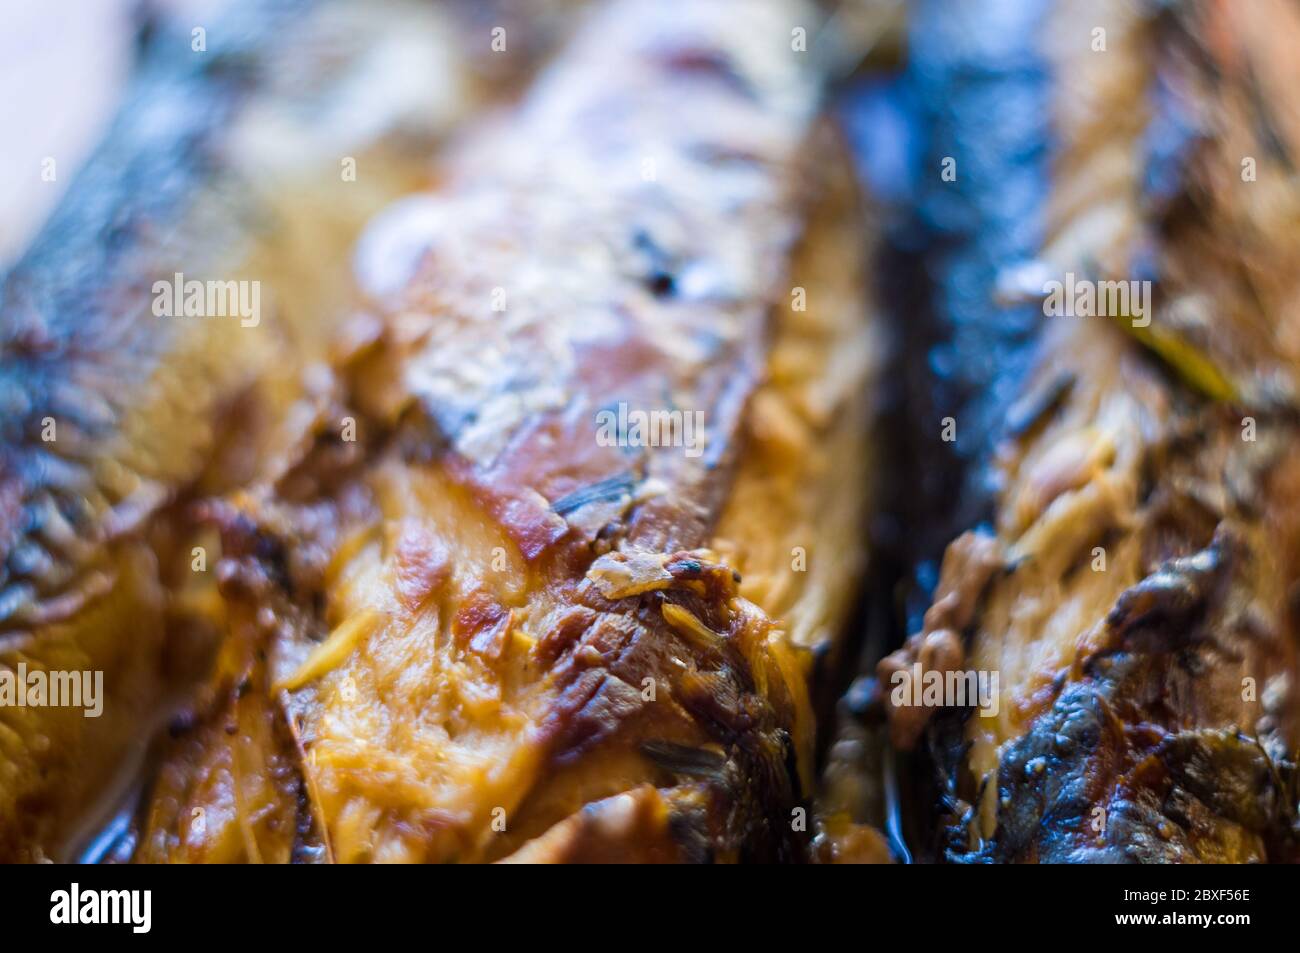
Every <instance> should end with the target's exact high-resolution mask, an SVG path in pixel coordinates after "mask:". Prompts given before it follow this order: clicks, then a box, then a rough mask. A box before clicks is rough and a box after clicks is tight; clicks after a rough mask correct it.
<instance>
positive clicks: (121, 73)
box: [0, 0, 134, 269]
mask: <svg viewBox="0 0 1300 953" xmlns="http://www.w3.org/2000/svg"><path fill="white" fill-rule="evenodd" d="M130 13H131V4H130V3H129V0H38V2H32V0H0V90H4V96H3V97H2V98H0V269H3V268H5V267H7V266H8V265H9V264H11V263H12V259H13V258H15V257H16V256H17V255H18V254H19V253H21V251H22V249H23V247H24V246H25V245H26V244H27V242H28V241H29V240H30V239H31V237H32V235H33V234H34V233H35V232H36V230H37V229H38V228H39V227H40V225H41V223H42V222H43V221H44V220H45V218H46V216H48V215H49V213H50V211H51V210H52V209H53V207H54V203H55V202H56V201H58V199H59V196H61V195H62V194H63V191H64V189H66V188H67V186H68V183H69V182H71V181H72V177H73V175H74V174H75V172H76V170H77V167H78V166H79V165H80V164H81V163H82V162H83V161H84V160H85V158H86V156H87V155H88V154H89V153H90V151H91V150H92V149H93V148H94V147H95V144H96V143H97V142H98V140H99V138H100V136H102V135H103V133H104V130H105V128H106V127H107V125H108V122H109V120H110V119H111V118H112V114H113V110H114V108H115V107H116V106H117V101H118V97H119V96H120V94H121V91H122V86H123V84H124V82H125V80H126V77H127V73H128V70H129V69H130V65H131V46H132V42H133V39H134V38H133V36H132V22H131V16H130ZM47 156H49V157H52V158H53V159H54V160H55V172H56V176H57V178H56V179H55V181H53V182H45V181H42V179H41V163H42V161H43V160H44V159H45V158H46V157H47Z"/></svg>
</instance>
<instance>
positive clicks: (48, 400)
mask: <svg viewBox="0 0 1300 953" xmlns="http://www.w3.org/2000/svg"><path fill="white" fill-rule="evenodd" d="M453 6H454V5H453ZM453 12H454V11H453ZM464 12H465V11H464V9H463V7H462V8H460V9H459V13H461V14H463V13H464ZM450 16H452V14H451V13H448V12H447V11H445V10H442V9H441V8H438V9H434V10H430V9H427V8H423V7H421V6H419V5H415V4H402V3H384V4H379V5H376V6H372V7H369V8H367V10H366V11H364V12H361V13H359V12H358V10H357V8H355V7H353V6H352V5H350V4H347V3H341V2H331V0H322V2H315V3H313V2H306V0H301V2H300V0H268V2H261V0H251V2H248V3H241V4H237V5H235V7H234V12H233V13H232V14H231V15H230V17H229V18H228V19H227V20H226V21H224V22H221V23H218V24H214V25H213V28H212V30H211V35H210V37H209V48H208V50H206V51H205V52H204V53H202V54H197V53H195V54H191V52H190V51H189V42H188V32H189V26H188V25H186V26H185V27H184V34H185V37H186V38H185V39H181V38H179V37H177V36H176V35H175V34H174V33H171V32H168V31H171V30H174V29H176V24H170V23H167V22H165V21H163V22H160V23H159V24H156V25H155V26H156V31H155V32H156V37H155V38H156V42H155V43H154V44H153V45H152V46H151V49H152V50H153V51H154V52H152V53H151V54H149V55H148V56H147V58H146V60H145V62H144V64H143V66H142V67H141V74H140V76H139V77H138V78H137V79H136V80H135V81H134V83H133V85H132V86H131V89H130V92H129V95H128V100H127V102H126V104H125V105H124V107H123V109H122V112H121V114H120V115H119V117H118V120H117V123H116V125H115V127H114V128H113V130H112V131H111V132H110V134H109V136H108V138H107V140H106V141H105V143H104V144H103V146H102V147H101V149H100V151H99V153H98V154H97V155H96V156H95V157H93V158H92V160H91V161H90V163H89V165H88V167H87V169H86V170H85V171H84V172H83V173H82V174H81V178H79V179H78V180H77V181H76V182H74V183H73V186H72V189H71V191H70V193H69V196H68V197H67V201H66V202H65V203H64V204H63V205H62V206H61V207H60V210H59V211H57V212H56V214H55V216H54V217H53V218H52V220H51V222H50V223H49V225H48V227H47V228H46V230H45V232H44V234H43V236H42V237H40V238H38V240H37V242H36V243H35V244H34V246H33V247H32V249H31V250H29V252H28V254H27V255H26V256H25V258H24V259H23V260H22V261H21V262H20V263H19V264H18V265H17V266H16V267H15V268H14V269H13V270H12V271H11V272H10V273H9V274H7V275H6V276H5V277H4V279H3V284H2V285H0V315H2V317H0V666H2V667H3V668H5V669H7V670H11V669H16V667H17V665H18V664H19V663H23V664H26V665H27V667H28V668H29V669H35V668H38V667H39V668H45V669H72V670H76V671H81V670H89V671H101V672H103V673H104V693H105V699H104V710H103V714H102V716H101V717H99V718H95V719H85V718H83V717H82V713H81V711H80V710H76V711H70V710H57V709H48V708H47V709H38V708H29V709H25V710H19V709H13V708H8V707H6V708H5V709H3V710H0V858H2V859H11V860H38V859H42V858H47V857H53V858H58V859H63V858H66V857H68V856H70V852H71V851H73V850H75V849H76V844H74V843H72V842H74V841H78V840H80V838H81V836H82V835H83V834H84V833H85V831H84V830H83V828H84V825H85V823H86V822H87V820H88V819H89V818H88V815H96V814H98V813H100V812H102V811H103V810H105V809H106V808H107V806H108V805H107V804H102V803H100V802H101V801H112V800H113V799H114V798H115V797H116V796H117V790H116V789H117V787H118V786H119V781H121V780H122V778H121V776H122V775H123V774H130V773H132V769H133V766H134V764H135V762H136V761H138V759H139V754H140V752H141V751H142V749H143V744H142V739H145V738H147V737H149V736H150V735H151V734H152V733H153V732H154V731H155V730H156V728H157V722H158V720H159V719H160V718H161V717H163V716H164V714H165V712H166V711H167V709H168V708H169V707H170V706H171V705H172V704H174V703H175V702H176V701H177V699H176V697H175V695H176V694H177V693H178V692H179V691H180V690H181V689H183V688H184V687H186V686H188V685H190V684H191V683H192V682H193V681H194V679H195V678H196V677H198V675H199V674H201V673H202V671H203V669H204V667H205V666H206V665H208V664H209V663H210V662H211V659H212V656H213V652H214V647H215V642H216V633H217V632H218V631H219V630H220V629H221V620H220V613H217V614H216V615H215V616H214V615H213V614H212V613H211V612H210V611H209V607H210V605H211V603H212V602H213V601H214V600H215V599H216V591H215V585H214V583H213V581H212V573H211V570H212V568H213V567H214V566H215V563H216V560H217V558H218V556H219V550H218V549H217V548H216V546H215V542H214V543H213V545H207V542H206V540H205V539H204V537H203V536H201V535H198V534H201V533H202V532H204V531H203V530H202V529H201V527H198V526H196V524H195V523H194V521H192V520H191V518H190V516H191V511H190V508H189V506H188V504H189V502H191V501H192V500H193V499H194V498H196V497H199V496H202V495H204V494H208V493H216V492H225V491H228V490H229V489H230V488H231V487H233V486H237V485H239V484H241V483H242V482H245V481H247V480H249V479H252V478H253V477H255V476H261V477H267V478H270V477H274V476H275V475H276V474H279V473H281V472H283V471H284V470H285V469H287V468H288V467H290V466H291V465H292V462H293V461H294V460H295V459H296V458H297V457H298V456H299V455H300V453H301V452H302V447H303V446H304V445H306V444H309V442H310V439H311V437H312V433H313V431H314V428H315V427H316V426H317V424H318V421H319V419H320V416H321V415H322V414H324V413H327V412H328V410H329V408H330V406H331V405H330V401H331V399H332V398H333V394H332V393H331V391H330V387H332V386H333V385H332V382H330V381H329V379H328V375H326V378H325V381H324V382H323V384H322V383H319V381H320V375H316V374H313V373H312V371H311V368H312V365H313V364H315V363H319V362H320V361H322V360H323V359H324V357H325V354H324V353H323V351H321V350H320V349H319V346H318V345H317V344H316V343H315V342H316V341H317V340H318V339H319V340H325V339H328V336H329V335H328V333H327V329H328V326H331V323H332V321H333V318H334V317H337V316H338V315H339V314H340V313H341V312H342V311H343V310H344V308H343V305H342V302H343V301H344V300H345V297H346V292H347V290H348V288H349V287H350V282H351V278H350V276H349V275H348V273H347V270H346V269H340V268H333V269H328V268H327V269H322V268H321V267H320V263H321V262H322V261H334V260H340V259H343V258H345V256H346V254H347V252H348V250H349V248H350V246H351V244H352V242H353V241H354V240H355V236H356V233H357V231H358V230H359V228H360V226H361V224H362V223H363V222H364V221H365V219H366V218H367V217H368V216H369V215H370V214H371V213H372V212H373V211H374V210H375V209H377V208H378V207H380V206H381V205H383V204H384V203H386V202H387V201H389V200H391V198H392V197H393V196H394V195H396V194H400V193H401V192H403V191H407V190H409V189H410V188H413V187H418V186H419V185H421V184H423V183H424V182H426V181H427V172H426V170H425V168H424V166H425V163H426V162H427V155H428V151H429V145H430V142H431V141H434V140H436V139H437V137H438V136H439V135H440V134H442V133H443V132H445V131H446V129H447V128H448V126H450V125H452V124H454V123H455V122H456V121H458V119H459V118H460V117H461V116H463V115H464V114H465V113H466V112H467V111H468V110H470V109H471V108H472V106H473V105H474V104H475V103H477V102H482V101H483V99H484V98H485V97H486V96H488V95H503V94H506V93H508V92H509V89H510V84H511V83H512V82H513V83H515V84H517V83H518V79H519V77H520V76H521V75H522V74H523V73H524V72H526V71H527V69H528V67H529V64H531V63H533V62H535V58H536V50H537V49H540V48H543V47H544V46H545V44H546V40H545V37H544V35H543V34H547V33H548V32H549V31H552V30H554V28H555V26H556V24H555V22H551V21H549V20H548V23H549V25H547V26H545V27H544V28H543V29H541V30H538V31H531V32H530V31H529V30H528V27H529V20H530V18H529V17H528V16H526V15H525V16H520V15H517V14H512V15H511V16H510V17H509V18H508V19H507V20H505V21H503V22H508V23H509V24H510V25H511V28H512V33H513V35H514V37H515V40H516V41H517V42H516V50H515V52H514V53H512V54H510V55H497V56H496V58H495V60H494V67H493V70H492V76H491V77H490V79H489V78H485V77H483V76H476V75H475V74H476V72H478V71H479V67H477V66H473V65H471V64H469V63H468V62H466V61H465V58H464V57H462V56H460V55H459V54H458V52H457V51H458V50H461V49H468V48H470V44H469V43H467V42H466V35H464V34H460V33H458V32H457V30H458V29H466V30H468V27H456V26H455V25H454V24H453V23H452V22H451V20H449V17H450ZM554 16H555V12H554V9H553V8H549V7H548V12H547V14H546V17H548V18H549V17H554ZM286 22H288V23H290V24H291V25H292V29H288V28H286V27H285V23H286ZM516 27H518V28H519V29H515V28H516ZM534 33H535V34H536V35H534ZM164 34H165V35H164ZM284 38H290V39H291V40H292V42H287V43H285V44H284V45H283V46H282V45H280V41H281V40H282V39H284ZM394 49H396V50H397V51H398V52H399V53H401V54H402V55H400V56H393V57H385V56H382V55H380V56H376V55H372V54H375V53H376V51H380V52H381V53H382V52H392V51H393V50H394ZM529 49H532V50H533V52H531V53H529V52H525V51H526V50H529ZM413 57H414V58H413ZM272 58H274V66H273V67H268V68H265V69H263V68H262V67H267V63H268V61H269V60H270V59H272ZM381 62H383V63H388V62H393V63H400V64H403V66H402V68H403V69H405V70H406V75H405V77H404V82H405V83H406V84H408V88H409V89H413V90H416V91H415V92H413V93H411V94H410V95H408V96H406V97H404V98H401V99H400V101H395V102H383V103H377V104H373V105H374V107H375V108H373V109H369V110H368V111H367V115H366V117H365V122H364V123H362V124H361V125H360V126H358V123H357V117H356V115H351V116H349V115H348V114H347V113H346V110H339V111H335V112H331V111H329V110H322V109H316V108H313V109H311V114H312V122H311V127H310V130H307V129H304V128H302V121H303V120H302V116H303V115H305V114H306V112H307V111H306V110H304V108H303V103H302V99H303V97H304V96H322V99H331V97H329V96H323V95H322V93H323V91H324V90H330V91H331V92H333V91H334V90H335V89H336V88H337V87H331V86H330V84H332V83H333V84H339V86H342V87H345V89H344V92H345V93H348V94H349V95H339V96H333V97H332V101H337V102H343V103H352V104H353V105H354V106H355V105H356V99H355V96H356V94H357V93H358V92H359V91H360V89H361V87H363V86H364V87H365V88H366V89H369V88H372V86H376V87H378V88H384V85H385V83H386V82H388V81H389V80H391V78H392V77H391V76H389V77H387V78H385V77H383V76H379V77H375V76H373V75H370V74H373V73H374V72H375V70H376V69H379V70H380V71H381V72H382V69H383V67H382V66H380V65H379V64H380V63H381ZM412 64H416V65H414V66H413V65H412ZM413 69H414V70H415V71H416V72H417V73H420V74H421V75H423V74H424V73H426V72H427V71H428V70H433V71H434V77H433V79H434V80H435V81H428V82H422V83H412V78H413V74H412V72H411V71H412V70H413ZM363 72H364V73H365V74H366V77H365V82H364V83H359V82H357V80H358V79H359V74H360V73H363ZM511 77H513V79H512V78H511ZM425 79H426V80H428V79H429V77H428V76H425ZM350 82H351V83H352V86H351V87H348V84H349V83H350ZM421 90H424V92H421ZM438 90H450V91H452V93H451V99H450V101H449V100H448V99H447V97H446V96H441V97H440V96H439V94H438V93H437V92H436V91H438ZM160 117H161V118H160ZM341 155H346V156H348V157H349V158H351V159H354V160H355V161H356V162H357V164H358V165H357V168H358V169H359V173H358V175H357V176H356V177H355V179H354V180H353V181H348V180H347V179H346V178H344V177H342V176H341V175H340V165H339V163H340V156H341ZM178 271H179V272H183V273H185V274H186V276H187V277H188V278H191V279H194V278H198V279H209V278H220V279H223V280H225V279H243V280H248V281H255V282H261V284H262V285H263V287H262V306H263V313H262V315H261V316H260V321H259V322H257V323H256V325H255V326H254V325H252V324H250V325H249V326H243V325H242V324H241V320H240V318H239V317H228V318H184V317H170V316H160V315H157V314H155V313H154V311H153V307H152V304H153V302H152V300H151V299H152V291H151V289H152V285H153V282H154V281H155V280H159V279H171V278H172V276H173V275H174V273H175V272H178ZM198 544H204V545H205V546H206V548H207V553H206V556H207V559H208V561H209V566H208V568H207V569H205V570H202V571H197V570H196V571H191V565H192V561H193V559H194V556H193V546H195V545H198Z"/></svg>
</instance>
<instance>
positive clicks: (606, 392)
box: [133, 0, 874, 862]
mask: <svg viewBox="0 0 1300 953" xmlns="http://www.w3.org/2000/svg"><path fill="white" fill-rule="evenodd" d="M816 23H817V14H816V11H815V9H814V8H811V7H809V6H806V5H804V4H802V3H798V2H789V0H754V2H747V3H744V4H736V3H728V2H717V0H709V2H691V3H685V2H683V3H662V2H648V0H620V2H616V3H612V4H609V5H607V6H605V7H603V8H602V9H600V10H598V11H597V12H596V13H595V14H594V16H593V17H592V18H591V19H590V20H589V21H588V22H587V23H586V24H585V25H584V26H583V28H582V29H581V31H580V33H579V34H578V36H577V37H576V38H575V39H574V41H573V42H572V44H571V45H570V46H569V47H568V48H567V49H565V50H564V51H563V52H562V53H560V54H559V55H558V57H557V58H556V60H555V62H554V63H553V64H552V66H551V67H550V68H549V69H548V70H547V71H546V72H545V73H544V74H543V75H542V77H541V78H540V79H539V80H538V82H537V83H536V85H535V86H534V87H533V88H532V89H531V90H530V92H529V93H528V94H527V96H526V97H525V98H524V99H523V101H522V102H521V104H520V105H519V106H518V108H516V109H515V110H513V111H512V112H510V113H509V114H508V115H507V116H505V117H504V119H503V120H502V121H500V122H492V123H489V124H485V126H484V127H483V128H482V129H480V130H478V132H477V133H476V134H473V135H468V136H466V137H465V138H464V139H463V140H462V141H461V142H460V143H459V145H458V146H457V147H456V148H455V149H454V150H453V155H452V157H451V158H449V159H448V160H447V161H446V163H445V164H444V167H443V168H442V169H441V172H440V181H441V187H440V188H439V189H438V190H437V191H436V192H435V193H433V194H431V195H428V196H424V197H417V198H411V199H407V200H404V202H403V203H401V206H400V207H399V208H398V209H396V210H394V212H393V213H391V214H387V215H384V216H381V217H380V218H379V219H378V220H377V222H376V223H375V225H374V229H375V230H374V231H373V232H371V233H370V234H368V235H367V236H366V237H365V239H363V246H364V247H366V248H369V249H371V250H372V251H373V250H376V249H384V248H389V247H394V246H400V247H402V248H405V249H408V250H409V249H410V248H411V247H412V242H414V243H415V245H417V246H418V247H420V248H421V249H422V253H421V254H417V255H406V256H396V257H392V258H389V257H387V256H385V255H384V254H382V253H378V252H376V256H377V258H378V259H379V260H381V261H388V263H389V265H390V267H389V268H387V269H382V270H383V272H384V274H383V277H382V279H380V278H377V277H375V276H370V277H369V278H367V276H365V275H362V276H361V284H362V285H363V286H364V287H365V288H367V290H368V295H369V296H368V300H367V302H366V304H365V307H364V308H363V309H362V310H363V312H364V313H363V314H362V316H361V318H360V319H359V320H358V321H357V322H356V323H355V324H354V325H353V326H351V327H350V328H349V330H348V332H347V333H345V334H344V335H343V336H342V339H341V341H340V344H339V345H338V351H337V355H338V356H337V362H336V372H337V374H338V377H339V379H340V381H341V387H340V391H341V398H340V401H339V403H338V406H337V407H336V408H335V409H334V411H333V412H332V413H333V415H334V416H333V420H334V426H332V427H331V428H330V429H329V431H328V432H327V433H325V434H323V435H322V436H321V438H320V439H319V440H318V441H317V443H316V444H315V446H314V447H313V448H312V450H311V451H310V452H309V454H308V455H307V456H306V458H305V459H304V460H302V461H301V462H300V463H299V464H298V465H296V466H294V467H293V468H292V469H291V471H290V472H288V473H286V474H284V475H283V476H282V477H280V478H278V479H276V480H274V481H268V482H266V483H263V484H261V485H255V486H250V487H248V488H247V489H246V491H244V492H241V493H238V494H233V495H230V496H228V497H226V498H224V499H221V500H216V501H213V503H212V504H211V507H210V519H211V520H212V521H213V522H214V523H215V524H216V525H218V526H220V528H221V530H222V534H223V538H224V552H225V554H226V556H225V560H224V562H223V564H222V567H221V569H220V572H219V575H220V577H221V579H222V588H221V595H222V599H221V602H220V606H219V610H217V611H220V613H221V614H222V617H223V621H224V624H225V626H226V633H227V634H226V642H225V644H224V646H223V650H222V659H221V660H220V662H219V664H218V668H217V672H216V674H215V675H214V678H213V681H212V683H211V685H210V690H209V691H208V692H207V697H206V702H205V703H204V704H199V705H196V706H195V708H194V710H193V711H192V712H191V717H190V719H189V721H188V723H187V724H186V725H181V726H178V727H177V730H176V731H175V732H174V734H175V737H174V738H173V739H172V741H171V743H170V744H169V745H168V746H167V750H166V751H165V753H164V755H163V757H162V759H161V764H160V766H159V768H158V770H157V772H156V777H155V780H154V783H153V784H152V786H151V788H150V791H149V793H148V796H147V798H146V799H145V803H144V805H143V806H142V809H141V811H140V815H139V820H138V822H137V825H136V828H135V831H134V834H133V842H134V844H135V845H136V846H135V849H134V853H133V857H134V859H135V860H137V861H165V860H190V861H202V860H214V859H219V860H230V859H234V860H256V859H263V860H267V859H274V860H286V859H293V860H314V861H335V862H368V861H373V862H399V861H466V862H469V861H496V860H511V861H531V862H542V861H548V862H559V861H583V860H618V861H706V860H716V861H730V860H753V861H794V860H799V859H801V858H802V857H803V856H804V851H805V847H806V841H807V837H808V834H807V829H808V827H809V825H808V823H807V821H806V813H805V809H806V805H805V798H806V797H807V795H808V794H809V791H810V787H809V781H810V770H811V766H812V758H813V739H814V725H813V721H812V711H811V708H810V703H809V689H808V680H809V676H810V673H811V671H812V669H813V667H814V664H815V660H816V657H817V655H818V654H819V653H826V652H828V651H831V652H833V645H834V643H835V640H836V638H837V636H838V634H839V631H840V630H841V629H842V628H843V625H844V623H845V621H846V618H847V615H848V612H849V606H850V604H851V598H852V591H853V578H854V576H855V574H857V573H858V571H859V570H860V567H861V564H862V559H863V552H862V548H861V546H862V544H861V534H860V532H859V528H860V526H861V523H862V517H863V510H864V505H865V492H866V491H865V487H866V485H867V481H866V476H867V462H868V460H867V455H866V447H865V445H864V441H865V434H866V429H867V428H866V426H865V424H866V420H865V417H866V414H867V411H868V408H869V403H868V392H869V389H868V385H869V379H870V373H871V365H872V354H873V350H874V348H873V342H872V337H871V334H872V331H871V324H870V322H869V319H868V318H869V304H870V303H869V301H868V300H867V299H866V296H865V282H864V278H863V273H862V268H863V265H864V251H865V249H864V247H863V243H864V238H863V228H862V221H861V217H860V211H859V208H858V204H857V200H856V197H855V192H854V188H853V182H852V176H851V173H850V172H849V171H848V168H847V165H846V162H845V160H844V158H843V154H842V151H841V148H840V145H839V143H838V141H837V139H836V136H835V135H834V133H833V132H832V131H831V130H830V129H829V128H827V127H825V126H823V125H821V124H820V121H818V120H817V119H816V112H817V106H818V101H819V96H820V92H821V86H822V83H823V80H824V64H823V63H822V62H821V61H819V59H818V58H817V56H816V55H815V54H812V53H809V54H804V53H801V52H799V51H798V50H797V49H796V48H795V46H796V45H797V44H792V37H793V36H795V35H796V31H797V30H798V29H800V28H802V29H804V30H805V31H807V33H808V34H809V35H811V34H812V27H813V26H814V25H815V24H816ZM412 223H422V224H420V225H418V226H413V224H412ZM389 229H395V230H396V232H397V233H399V234H400V235H401V238H402V240H401V241H396V240H395V239H393V237H392V236H391V235H390V234H388V230H389ZM417 237H418V238H420V240H418V241H417V240H416V239H417ZM361 257H362V258H364V259H365V260H367V261H370V260H372V259H371V257H370V255H369V254H367V255H365V256H361ZM403 262H404V263H406V264H407V266H408V267H409V271H408V272H407V273H405V274H402V273H401V272H400V269H398V270H397V271H396V272H395V270H394V268H393V267H391V266H392V265H393V264H395V263H398V264H400V263H403ZM363 270H364V268H363ZM395 274H396V280H395V278H394V276H395Z"/></svg>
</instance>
